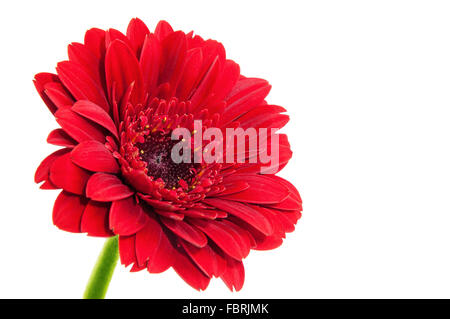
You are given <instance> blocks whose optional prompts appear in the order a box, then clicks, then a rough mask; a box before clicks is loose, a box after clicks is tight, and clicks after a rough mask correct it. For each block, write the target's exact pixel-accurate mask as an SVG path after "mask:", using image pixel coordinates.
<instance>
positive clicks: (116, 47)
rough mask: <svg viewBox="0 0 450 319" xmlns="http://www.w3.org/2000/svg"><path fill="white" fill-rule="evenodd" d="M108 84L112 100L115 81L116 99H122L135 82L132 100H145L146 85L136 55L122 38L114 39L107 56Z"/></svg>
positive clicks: (136, 101) (134, 101) (140, 101)
mask: <svg viewBox="0 0 450 319" xmlns="http://www.w3.org/2000/svg"><path fill="white" fill-rule="evenodd" d="M105 73H106V84H107V86H108V92H109V94H110V98H111V100H112V99H113V97H112V91H113V83H115V96H114V99H115V100H116V101H118V102H120V101H121V100H122V97H123V96H124V95H125V92H126V91H127V89H128V87H129V86H130V85H131V84H132V83H134V86H133V91H132V93H131V97H130V101H131V103H132V104H134V105H136V104H139V103H142V102H143V98H144V90H143V89H144V87H143V78H142V73H141V69H140V67H139V63H138V60H137V58H136V56H135V55H134V54H133V52H131V49H130V48H129V47H128V45H126V44H125V43H124V42H123V41H121V40H114V41H112V43H111V45H110V46H109V48H108V49H107V51H106V57H105Z"/></svg>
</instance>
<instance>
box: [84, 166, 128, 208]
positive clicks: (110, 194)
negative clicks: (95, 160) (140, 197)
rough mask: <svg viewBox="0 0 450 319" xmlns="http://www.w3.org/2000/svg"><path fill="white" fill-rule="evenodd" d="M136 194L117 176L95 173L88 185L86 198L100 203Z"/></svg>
mask: <svg viewBox="0 0 450 319" xmlns="http://www.w3.org/2000/svg"><path fill="white" fill-rule="evenodd" d="M133 194H134V192H133V191H132V190H131V189H130V188H129V187H128V186H126V185H125V184H123V183H122V181H121V180H120V179H119V178H118V177H117V176H115V175H111V174H105V173H95V174H94V175H92V176H91V178H90V179H89V181H88V183H87V185H86V196H87V197H89V198H91V199H93V200H96V201H99V202H112V201H117V200H120V199H124V198H127V197H130V196H132V195H133Z"/></svg>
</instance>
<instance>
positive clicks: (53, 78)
mask: <svg viewBox="0 0 450 319" xmlns="http://www.w3.org/2000/svg"><path fill="white" fill-rule="evenodd" d="M52 82H59V79H58V76H57V75H55V74H51V73H46V72H42V73H38V74H36V75H35V76H34V79H33V83H34V86H35V87H36V91H37V92H38V93H39V96H40V97H41V99H42V100H43V101H44V103H45V105H47V107H48V109H49V110H50V112H52V113H55V112H56V110H57V109H58V107H57V106H56V105H55V103H53V101H52V100H51V99H50V98H49V97H48V96H47V94H45V85H46V84H47V83H52Z"/></svg>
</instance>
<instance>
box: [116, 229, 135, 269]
mask: <svg viewBox="0 0 450 319" xmlns="http://www.w3.org/2000/svg"><path fill="white" fill-rule="evenodd" d="M135 243H136V236H134V235H133V236H119V256H120V263H121V264H122V265H124V266H125V267H127V266H129V265H131V264H132V263H135V262H136V248H135V247H136V246H135Z"/></svg>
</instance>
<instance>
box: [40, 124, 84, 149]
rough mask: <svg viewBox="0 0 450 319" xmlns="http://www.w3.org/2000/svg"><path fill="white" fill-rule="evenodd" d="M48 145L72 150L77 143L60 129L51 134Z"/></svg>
mask: <svg viewBox="0 0 450 319" xmlns="http://www.w3.org/2000/svg"><path fill="white" fill-rule="evenodd" d="M47 143H49V144H53V145H58V146H64V147H70V148H72V147H74V146H75V145H77V141H75V140H74V139H73V138H71V137H70V135H69V134H67V133H66V132H65V131H64V130H63V129H60V128H58V129H56V130H53V131H51V132H50V134H49V135H48V137H47Z"/></svg>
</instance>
